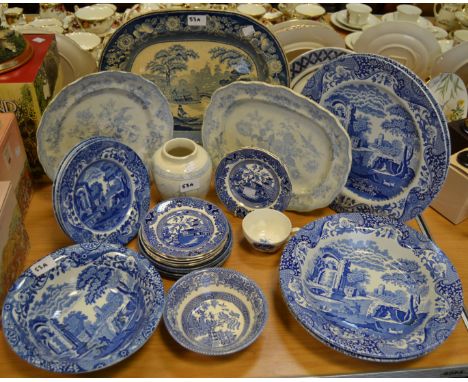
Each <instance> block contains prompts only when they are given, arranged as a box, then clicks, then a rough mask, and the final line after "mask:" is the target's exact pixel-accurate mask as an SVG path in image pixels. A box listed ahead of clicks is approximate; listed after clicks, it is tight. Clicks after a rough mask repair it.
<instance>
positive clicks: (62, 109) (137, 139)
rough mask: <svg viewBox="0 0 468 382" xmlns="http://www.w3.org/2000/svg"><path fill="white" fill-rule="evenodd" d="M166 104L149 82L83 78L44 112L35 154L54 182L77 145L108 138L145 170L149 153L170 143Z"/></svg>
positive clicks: (119, 76) (111, 76) (132, 77)
mask: <svg viewBox="0 0 468 382" xmlns="http://www.w3.org/2000/svg"><path fill="white" fill-rule="evenodd" d="M173 129H174V121H173V118H172V114H171V110H170V107H169V103H168V101H167V99H166V98H165V97H164V95H163V94H162V93H161V91H160V90H159V89H158V87H157V86H156V85H155V84H153V83H152V82H151V81H149V80H147V79H145V78H143V77H141V76H138V75H136V74H133V73H126V72H119V71H109V72H99V73H94V74H90V75H87V76H85V77H82V78H80V79H78V80H76V81H75V82H72V83H71V84H70V85H68V86H67V87H65V88H63V89H62V90H61V91H60V93H58V94H57V96H56V97H55V98H54V99H53V100H52V101H51V102H50V103H49V105H48V106H47V108H46V109H45V111H44V113H43V115H42V118H41V122H40V124H39V127H38V129H37V151H38V157H39V160H40V162H41V164H42V166H43V168H44V171H45V172H46V174H47V175H48V176H49V178H50V179H52V180H54V179H55V176H56V173H57V169H58V166H59V163H60V162H61V161H62V160H63V158H64V156H65V155H66V154H67V153H68V152H69V151H70V150H71V149H72V148H73V147H74V146H75V145H76V144H78V143H79V142H81V141H82V140H85V139H86V138H89V137H93V136H106V137H112V138H115V139H117V140H119V141H120V142H122V143H125V144H126V145H128V146H130V147H131V148H132V149H133V150H134V151H135V152H137V153H138V155H140V157H141V158H142V159H143V161H144V162H145V164H146V166H147V168H148V169H149V168H150V167H149V164H150V159H151V156H152V155H153V153H154V152H155V151H156V150H157V149H158V148H159V146H161V145H162V144H163V143H164V142H166V141H167V140H169V139H171V138H172V133H173Z"/></svg>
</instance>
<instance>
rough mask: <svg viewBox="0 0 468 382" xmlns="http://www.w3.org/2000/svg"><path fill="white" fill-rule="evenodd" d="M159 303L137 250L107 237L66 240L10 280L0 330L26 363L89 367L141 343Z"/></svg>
mask: <svg viewBox="0 0 468 382" xmlns="http://www.w3.org/2000/svg"><path fill="white" fill-rule="evenodd" d="M41 272H42V273H41ZM163 305H164V290H163V285H162V281H161V277H160V276H159V274H158V272H157V271H156V269H155V268H154V267H153V266H152V265H151V264H150V263H149V262H148V260H147V259H145V258H144V257H143V256H141V255H139V254H138V253H136V252H133V251H131V250H129V249H126V248H123V247H119V246H115V245H111V244H107V243H102V244H89V243H87V244H82V245H74V246H70V247H66V248H62V249H60V250H58V251H56V252H54V253H52V254H51V255H49V256H46V257H45V258H43V259H41V260H40V261H39V262H37V263H36V264H34V265H33V266H31V268H29V269H28V270H27V271H26V272H24V273H23V274H22V275H21V276H20V277H19V278H18V280H16V282H15V283H14V285H13V286H12V287H11V288H10V290H9V292H8V295H7V297H6V299H5V303H4V305H3V313H2V319H3V332H4V335H5V338H6V339H7V341H8V343H9V344H10V346H11V347H12V348H13V350H14V351H15V352H16V353H17V354H18V355H19V356H20V357H21V358H23V359H24V360H25V361H27V362H29V363H31V364H32V365H34V366H37V367H40V368H42V369H46V370H49V371H53V372H58V373H82V372H90V371H95V370H99V369H102V368H105V367H108V366H110V365H113V364H115V363H117V362H120V361H122V360H123V359H125V358H127V357H128V356H130V355H131V354H133V353H134V352H136V351H137V350H138V349H139V348H140V347H141V346H143V345H144V343H145V342H146V341H147V340H148V338H149V337H150V336H151V334H152V333H153V331H154V330H155V328H156V326H157V325H158V323H159V320H160V318H161V315H162V311H163Z"/></svg>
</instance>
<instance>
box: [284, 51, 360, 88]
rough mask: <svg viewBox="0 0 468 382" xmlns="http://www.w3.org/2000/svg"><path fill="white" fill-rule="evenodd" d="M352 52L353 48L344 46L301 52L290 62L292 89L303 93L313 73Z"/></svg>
mask: <svg viewBox="0 0 468 382" xmlns="http://www.w3.org/2000/svg"><path fill="white" fill-rule="evenodd" d="M352 53H354V52H353V51H352V50H348V49H344V48H334V47H326V48H318V49H313V50H311V51H309V52H306V53H303V54H301V55H300V56H298V57H296V58H295V59H294V60H292V61H291V62H290V63H289V71H290V73H291V86H290V87H291V89H293V90H294V91H296V92H298V93H301V92H302V89H304V86H305V85H306V84H307V81H308V80H309V78H310V77H311V76H312V74H313V73H314V72H315V71H317V69H318V68H320V67H321V66H322V65H323V64H326V63H327V62H329V61H331V60H334V59H335V58H337V57H341V56H344V55H346V54H352Z"/></svg>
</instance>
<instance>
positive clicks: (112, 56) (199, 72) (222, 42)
mask: <svg viewBox="0 0 468 382" xmlns="http://www.w3.org/2000/svg"><path fill="white" fill-rule="evenodd" d="M99 67H100V70H115V69H118V70H125V71H129V72H132V73H137V74H141V75H143V76H144V77H146V78H148V79H149V80H151V81H153V82H154V83H155V84H157V85H158V86H159V88H160V89H161V90H162V92H163V93H164V94H165V96H166V97H167V99H168V100H169V102H170V104H171V110H172V114H173V115H174V121H175V129H176V131H178V132H179V135H184V136H185V137H187V138H192V139H195V140H199V138H200V131H199V130H200V127H201V124H202V121H203V113H204V111H205V108H206V106H207V104H208V102H209V100H210V97H211V94H212V93H213V92H214V91H215V90H216V89H217V88H219V87H220V86H223V85H226V84H228V83H231V82H233V81H237V80H242V79H243V80H259V81H265V82H269V83H274V84H282V85H285V86H288V85H289V70H288V64H287V61H286V58H285V56H284V53H283V51H282V49H281V47H280V45H279V43H278V41H277V40H276V38H275V37H274V36H273V34H272V33H271V32H270V31H269V30H268V29H267V28H266V27H265V26H263V25H262V24H260V23H259V22H257V21H256V20H254V19H252V18H250V17H248V16H244V15H241V14H239V13H233V12H224V11H213V10H172V11H160V12H154V13H148V14H144V15H141V16H138V17H135V18H134V19H132V20H130V21H128V22H127V23H126V24H124V25H122V26H121V27H120V28H119V29H118V30H117V31H116V32H115V33H114V34H113V35H112V36H111V38H110V39H109V42H108V43H107V45H106V46H105V48H104V50H103V53H102V56H101V62H100V64H99Z"/></svg>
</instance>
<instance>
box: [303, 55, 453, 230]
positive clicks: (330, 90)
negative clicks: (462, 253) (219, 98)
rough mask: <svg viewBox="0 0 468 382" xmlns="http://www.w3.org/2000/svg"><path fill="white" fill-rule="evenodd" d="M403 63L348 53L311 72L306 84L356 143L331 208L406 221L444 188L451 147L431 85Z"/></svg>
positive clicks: (306, 92)
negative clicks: (343, 183) (417, 78)
mask: <svg viewBox="0 0 468 382" xmlns="http://www.w3.org/2000/svg"><path fill="white" fill-rule="evenodd" d="M414 77H415V76H414V75H411V73H410V72H409V71H407V70H404V69H402V67H401V65H399V64H397V63H396V62H394V61H392V60H390V59H384V58H382V57H380V56H375V55H366V54H353V55H347V56H342V57H339V58H337V59H336V60H334V61H331V62H330V63H328V64H326V65H324V66H323V67H322V68H321V69H319V70H318V71H317V72H315V73H314V74H313V75H312V77H311V78H310V80H309V82H308V83H307V85H306V87H305V88H304V90H303V94H304V95H306V96H307V97H309V98H311V99H313V100H315V101H317V102H319V103H320V104H321V105H322V106H324V107H326V108H328V109H329V110H330V111H332V112H333V113H334V114H335V115H337V116H338V117H339V118H340V120H341V121H342V123H343V126H345V127H346V128H347V130H348V134H349V135H350V138H351V142H352V145H353V164H352V166H351V172H350V175H349V177H348V181H347V182H346V186H345V188H344V189H343V191H342V192H341V194H340V195H339V196H338V197H337V198H336V199H335V201H334V203H333V204H332V206H331V207H332V208H333V209H335V210H336V211H338V212H342V211H356V212H365V213H373V214H381V215H388V216H389V217H392V218H395V219H399V220H402V221H407V220H410V219H412V218H414V217H415V216H417V215H418V214H419V213H421V212H422V211H423V210H424V209H425V208H426V207H427V206H428V205H429V204H430V203H431V201H432V200H433V199H434V197H435V196H436V194H437V193H438V192H439V190H440V188H441V187H442V185H443V183H444V181H445V177H446V174H447V169H448V164H449V161H448V157H449V153H448V152H447V150H448V149H449V148H450V142H449V135H448V131H447V125H446V124H445V120H444V119H441V117H440V114H439V110H438V109H437V108H436V107H435V106H434V104H433V98H432V97H430V96H429V95H428V91H426V89H424V88H423V87H422V86H421V85H420V81H419V82H418V81H415V80H414Z"/></svg>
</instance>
